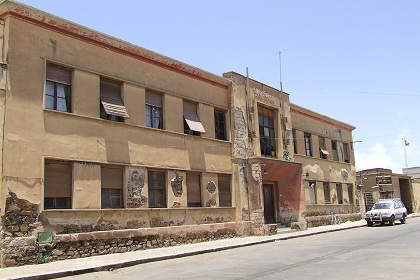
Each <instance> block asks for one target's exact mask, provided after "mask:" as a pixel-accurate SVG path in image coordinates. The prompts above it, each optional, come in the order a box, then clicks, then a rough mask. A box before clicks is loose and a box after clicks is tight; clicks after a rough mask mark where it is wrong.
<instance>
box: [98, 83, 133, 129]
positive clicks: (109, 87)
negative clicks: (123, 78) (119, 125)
mask: <svg viewBox="0 0 420 280" xmlns="http://www.w3.org/2000/svg"><path fill="white" fill-rule="evenodd" d="M100 91H101V104H100V105H101V119H105V120H111V121H117V122H123V121H124V119H128V118H129V116H128V113H127V109H126V108H125V106H124V103H123V101H122V99H121V84H120V83H117V82H113V81H109V80H105V79H101V84H100Z"/></svg>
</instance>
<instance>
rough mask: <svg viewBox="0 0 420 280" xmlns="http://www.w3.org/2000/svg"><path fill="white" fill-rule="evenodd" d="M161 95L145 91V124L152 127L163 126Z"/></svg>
mask: <svg viewBox="0 0 420 280" xmlns="http://www.w3.org/2000/svg"><path fill="white" fill-rule="evenodd" d="M162 108H163V106H162V95H160V94H157V93H153V92H149V91H147V92H146V126H147V127H152V128H159V129H162V128H163V123H162V119H163V118H162V117H163V110H162Z"/></svg>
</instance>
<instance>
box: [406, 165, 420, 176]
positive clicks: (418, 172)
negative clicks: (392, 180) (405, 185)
mask: <svg viewBox="0 0 420 280" xmlns="http://www.w3.org/2000/svg"><path fill="white" fill-rule="evenodd" d="M402 173H403V174H404V175H408V176H410V177H411V178H412V179H420V166H417V167H406V168H403V169H402Z"/></svg>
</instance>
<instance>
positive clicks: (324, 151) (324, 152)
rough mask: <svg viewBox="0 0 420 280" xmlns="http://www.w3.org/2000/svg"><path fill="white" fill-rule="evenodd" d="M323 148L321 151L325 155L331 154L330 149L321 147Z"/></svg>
mask: <svg viewBox="0 0 420 280" xmlns="http://www.w3.org/2000/svg"><path fill="white" fill-rule="evenodd" d="M320 150H321V152H322V153H323V154H324V155H326V156H328V155H329V153H328V151H327V150H324V149H320Z"/></svg>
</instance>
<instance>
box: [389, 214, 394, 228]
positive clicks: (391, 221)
mask: <svg viewBox="0 0 420 280" xmlns="http://www.w3.org/2000/svg"><path fill="white" fill-rule="evenodd" d="M389 225H390V226H393V225H395V217H394V216H392V217H391V220H389Z"/></svg>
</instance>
